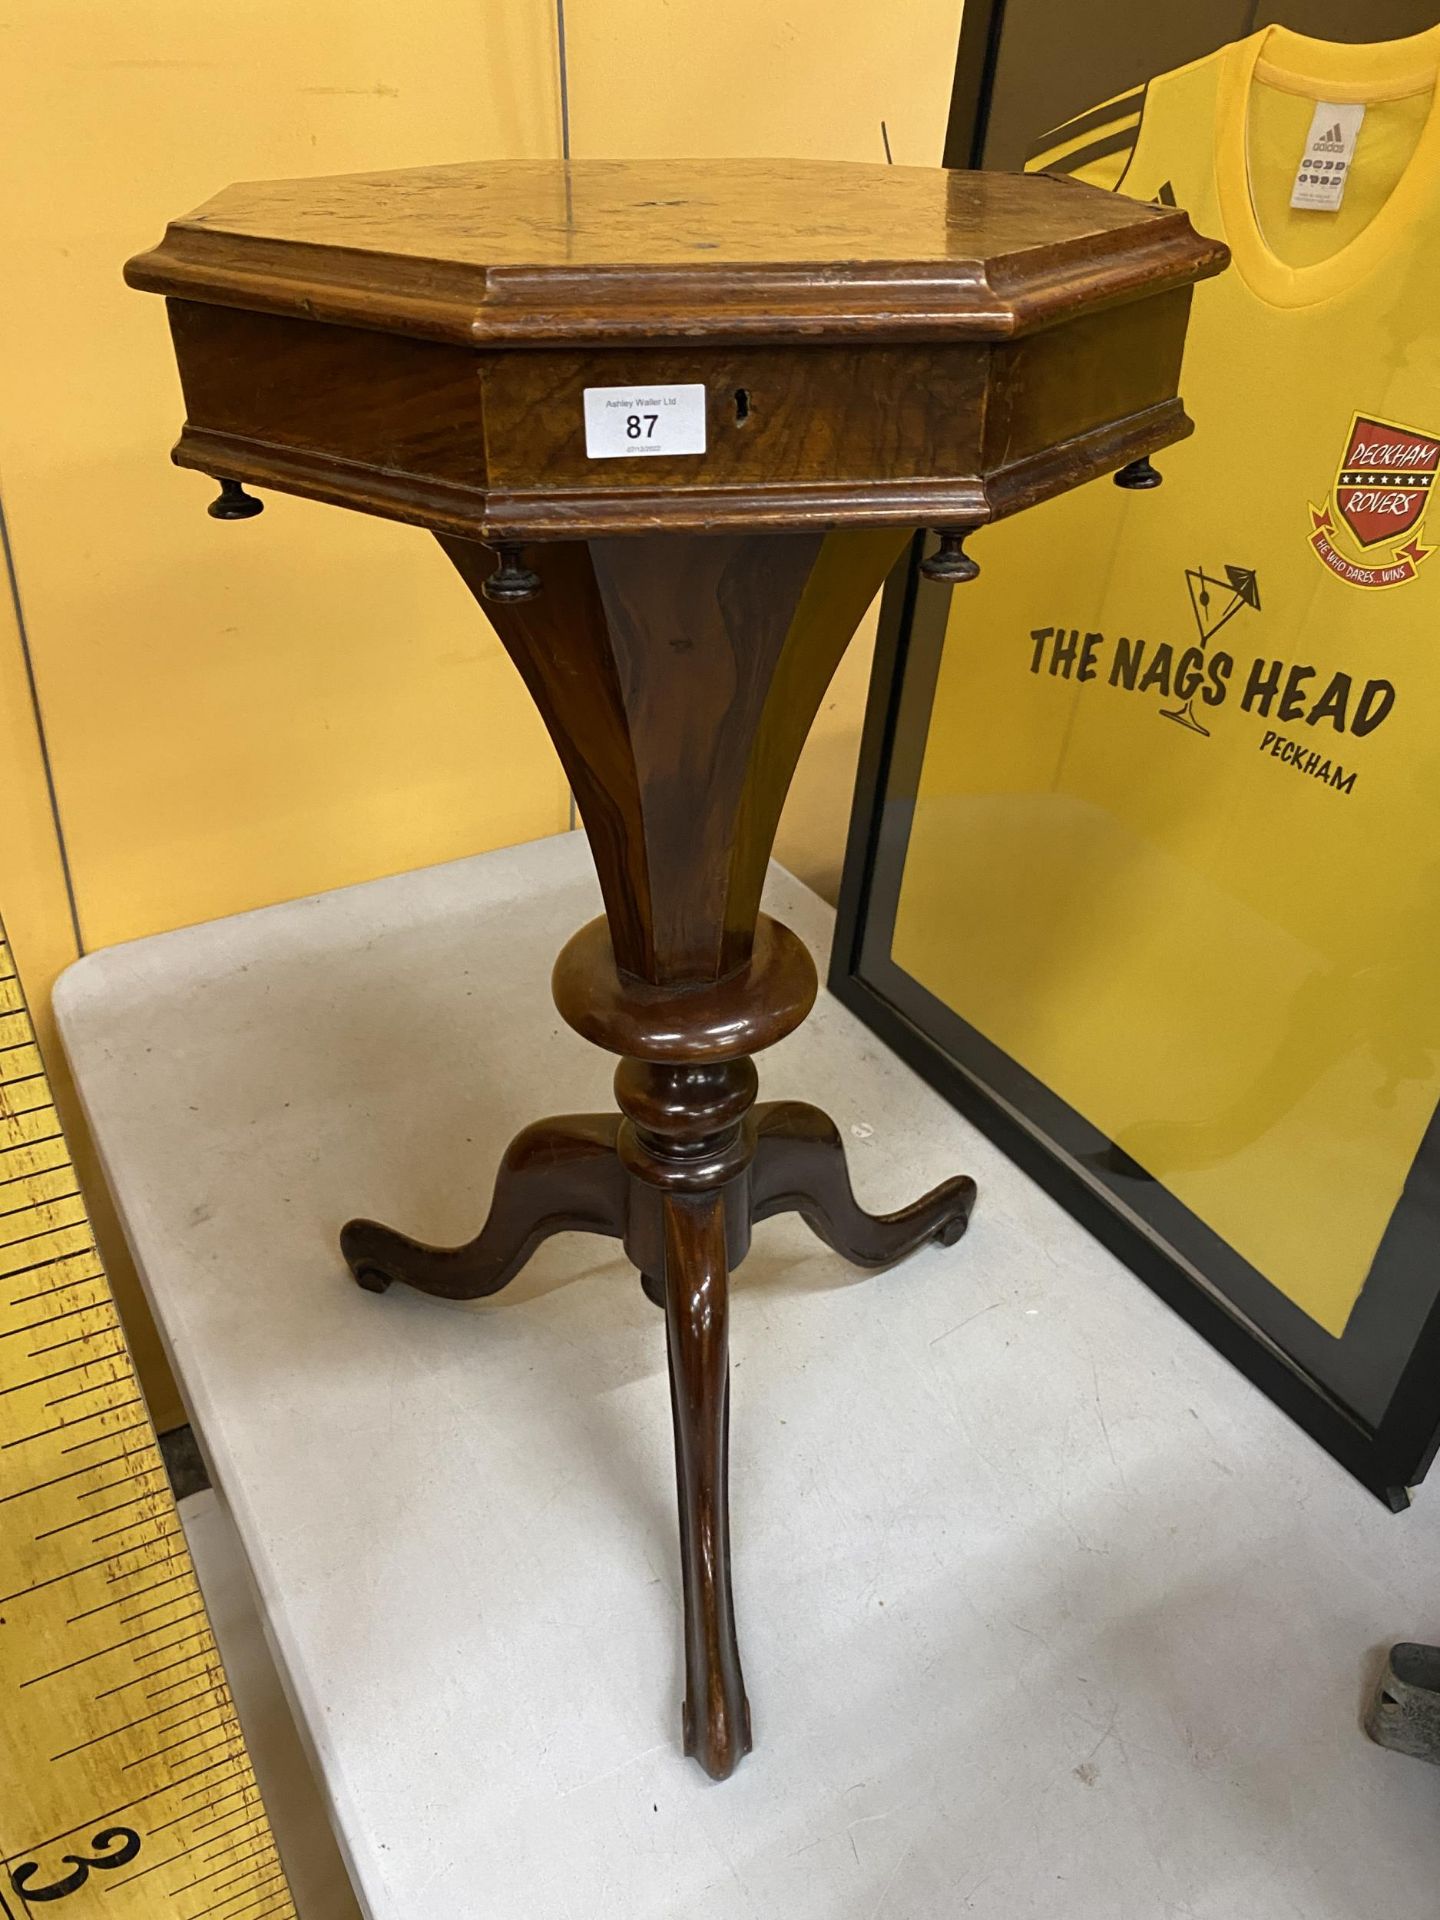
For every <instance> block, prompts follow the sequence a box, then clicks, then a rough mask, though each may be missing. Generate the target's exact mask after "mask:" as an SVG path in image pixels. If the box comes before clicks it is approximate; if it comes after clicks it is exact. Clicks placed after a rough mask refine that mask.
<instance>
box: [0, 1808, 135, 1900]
mask: <svg viewBox="0 0 1440 1920" xmlns="http://www.w3.org/2000/svg"><path fill="white" fill-rule="evenodd" d="M117 1840H118V1841H119V1842H120V1845H119V1846H118V1847H115V1851H114V1852H113V1853H110V1852H106V1851H105V1849H106V1848H109V1847H114V1845H115V1842H116V1841H117ZM90 1844H91V1846H92V1847H98V1848H99V1849H101V1851H100V1852H98V1853H94V1854H88V1855H87V1854H83V1853H66V1854H62V1855H61V1856H60V1857H61V1859H62V1860H64V1862H65V1864H66V1866H69V1867H73V1868H74V1869H75V1871H74V1872H73V1873H67V1874H66V1876H65V1878H64V1879H63V1880H52V1881H51V1882H50V1884H49V1886H48V1887H32V1886H31V1885H30V1882H31V1881H32V1880H33V1879H34V1878H35V1876H36V1874H37V1873H39V1871H40V1868H39V1865H38V1864H37V1862H35V1861H34V1860H27V1861H26V1862H25V1864H24V1866H23V1867H16V1869H15V1871H14V1872H13V1873H12V1874H11V1876H10V1884H11V1886H12V1887H13V1888H14V1889H15V1891H16V1893H18V1894H19V1896H20V1898H21V1899H22V1900H27V1901H31V1902H34V1901H37V1900H63V1899H64V1898H65V1896H66V1894H67V1893H78V1892H79V1891H80V1889H81V1887H83V1886H84V1884H85V1882H86V1881H87V1880H88V1879H89V1878H90V1869H91V1868H92V1867H101V1868H109V1867H124V1866H128V1865H129V1863H130V1862H131V1861H132V1860H133V1859H134V1858H135V1856H136V1854H137V1853H139V1851H140V1836H139V1834H138V1833H136V1832H135V1830H134V1828H133V1827H106V1828H105V1829H104V1830H103V1832H101V1833H96V1834H92V1835H91V1837H90Z"/></svg>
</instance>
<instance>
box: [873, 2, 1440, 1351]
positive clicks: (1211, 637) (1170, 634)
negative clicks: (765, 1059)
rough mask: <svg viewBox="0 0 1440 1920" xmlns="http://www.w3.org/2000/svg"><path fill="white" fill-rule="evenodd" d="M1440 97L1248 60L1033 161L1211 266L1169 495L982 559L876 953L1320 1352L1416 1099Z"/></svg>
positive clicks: (1420, 1099) (1005, 540)
mask: <svg viewBox="0 0 1440 1920" xmlns="http://www.w3.org/2000/svg"><path fill="white" fill-rule="evenodd" d="M1437 64H1440V28H1437V29H1435V30H1434V31H1432V32H1430V33H1426V34H1421V35H1417V36H1415V37H1414V38H1412V39H1408V40H1402V41H1393V42H1389V43H1386V44H1383V45H1376V46H1336V45H1330V44H1328V43H1325V42H1320V41H1314V40H1310V39H1307V38H1304V37H1302V36H1300V35H1298V34H1294V33H1290V32H1288V31H1286V30H1284V29H1282V28H1276V27H1271V28H1267V29H1265V30H1264V31H1263V32H1260V33H1257V34H1255V35H1254V36H1252V37H1251V38H1250V39H1247V40H1244V41H1241V42H1239V43H1238V44H1236V45H1234V46H1231V47H1227V48H1225V49H1223V50H1222V51H1221V52H1219V53H1217V54H1215V55H1212V56H1211V57H1209V58H1207V59H1204V60H1201V61H1198V62H1196V63H1195V64H1193V65H1191V66H1188V67H1184V68H1182V69H1180V70H1178V71H1177V72H1174V73H1169V74H1165V75H1162V76H1161V77H1160V78H1158V79H1156V80H1154V81H1152V82H1151V83H1150V85H1149V86H1148V88H1146V89H1145V90H1144V91H1143V98H1142V96H1141V95H1140V94H1131V95H1127V96H1122V97H1121V98H1120V99H1119V100H1117V101H1116V102H1114V103H1112V105H1111V107H1110V108H1109V109H1108V110H1097V111H1096V112H1094V113H1091V114H1087V115H1082V116H1078V117H1077V120H1076V121H1075V122H1073V123H1071V125H1070V127H1069V128H1068V129H1067V128H1060V129H1058V130H1056V132H1055V133H1054V134H1053V135H1051V136H1049V137H1048V140H1047V142H1046V143H1045V144H1044V145H1043V146H1042V149H1041V151H1040V152H1039V153H1038V154H1037V156H1036V163H1037V164H1039V165H1046V166H1051V167H1059V168H1062V169H1064V170H1067V171H1073V172H1076V173H1078V174H1079V175H1080V176H1081V177H1085V178H1091V179H1095V180H1098V181H1099V182H1100V183H1101V184H1104V185H1110V186H1114V187H1117V188H1118V189H1119V190H1120V191H1123V192H1124V193H1126V194H1130V195H1133V196H1134V197H1135V198H1137V199H1141V200H1161V201H1164V202H1167V203H1168V202H1171V201H1173V202H1174V203H1176V204H1178V205H1180V206H1182V207H1184V208H1186V209H1187V210H1188V211H1189V213H1190V215H1191V217H1192V219H1193V221H1194V223H1195V225H1196V227H1197V228H1198V229H1199V230H1200V231H1201V232H1203V233H1207V234H1212V235H1217V236H1219V237H1221V238H1223V239H1224V240H1225V241H1226V242H1227V243H1228V244H1229V246H1230V248H1231V250H1232V254H1233V264H1232V266H1231V269H1230V270H1229V271H1228V272H1227V273H1225V274H1222V275H1221V276H1220V277H1219V278H1218V279H1216V280H1213V281H1211V282H1209V283H1208V284H1206V285H1205V286H1202V287H1201V288H1199V289H1198V290H1197V293H1196V296H1195V304H1194V313H1193V320H1192V327H1191V332H1190V336H1189V343H1188V346H1187V351H1186V360H1185V372H1184V380H1183V393H1184V397H1185V401H1186V405H1187V408H1188V410H1189V412H1190V413H1191V415H1192V417H1193V418H1194V420H1195V423H1196V432H1195V434H1194V436H1193V438H1191V439H1190V440H1188V441H1186V442H1185V443H1184V444H1183V445H1181V446H1178V447H1175V448H1172V449H1170V450H1168V451H1167V452H1166V453H1164V454H1162V455H1158V456H1157V457H1156V463H1157V465H1159V466H1160V467H1161V469H1162V471H1163V472H1164V475H1165V485H1164V486H1162V487H1161V488H1160V489H1159V490H1158V491H1157V492H1152V493H1145V494H1135V493H1126V492H1123V491H1120V490H1118V489H1116V488H1115V487H1114V486H1112V485H1111V483H1110V482H1109V480H1105V481H1098V482H1095V483H1094V484H1092V485H1090V486H1088V487H1085V488H1082V489H1080V490H1079V491H1078V492H1076V493H1074V494H1071V495H1068V496H1066V497H1064V498H1062V499H1059V500H1055V501H1052V502H1049V503H1047V504H1046V505H1044V506H1042V507H1040V508H1037V509H1036V510H1034V511H1033V512H1031V513H1028V514H1025V515H1023V516H1021V517H1019V518H1017V519H1015V520H1013V521H1009V522H1006V523H1002V524H1000V525H997V526H995V527H993V528H989V529H985V530H982V531H981V532H980V533H979V534H977V535H976V537H975V538H974V539H973V540H972V541H971V542H970V551H971V552H972V553H973V555H974V557H975V558H976V559H977V560H978V561H979V562H980V565H981V576H980V578H979V580H978V581H976V582H975V583H973V584H972V585H969V586H966V587H964V588H962V589H959V590H958V591H957V592H956V594H955V597H954V605H953V610H952V613H951V619H950V628H949V633H948V638H947V642H946V647H945V654H944V659H943V662H942V665H941V669H940V675H939V681H938V685H937V690H936V696H935V702H934V708H933V713H932V718H931V723H930V729H929V736H928V742H927V747H926V751H925V757H924V765H923V771H922V775H921V779H920V783H919V790H918V795H917V803H916V810H915V817H914V825H913V830H912V835H911V841H910V846H909V850H908V854H907V857H906V864H905V872H904V880H903V885H902V889H901V895H900V902H899V909H898V914H897V919H896V926H895V933H894V941H893V947H892V953H893V957H894V959H895V961H896V962H897V963H898V964H899V965H900V966H901V967H902V968H903V969H904V970H905V971H906V972H907V973H909V974H910V975H912V976H913V977H914V978H915V979H917V980H918V981H919V982H920V983H921V984H922V985H923V986H925V987H926V988H928V989H929V991H930V992H932V993H933V994H935V995H937V996H938V997H939V998H940V999H941V1000H942V1001H944V1002H945V1003H946V1004H947V1005H949V1006H951V1007H953V1008H954V1009H955V1010H956V1011H957V1012H959V1013H960V1014H961V1015H962V1016H963V1018H964V1019H965V1020H966V1021H968V1022H969V1023H970V1024H971V1025H972V1026H973V1027H975V1028H977V1029H978V1030H979V1032H980V1033H982V1034H983V1035H984V1036H985V1037H986V1038H987V1039H988V1040H990V1041H991V1042H993V1043H994V1044H995V1045H997V1046H998V1047H1000V1048H1001V1049H1002V1050H1003V1051H1004V1052H1005V1053H1006V1054H1008V1055H1009V1056H1010V1057H1011V1058H1012V1059H1013V1060H1015V1061H1017V1062H1018V1063H1019V1064H1020V1065H1021V1066H1022V1067H1024V1068H1025V1069H1026V1070H1027V1071H1028V1072H1030V1073H1031V1074H1034V1075H1035V1076H1036V1077H1037V1078H1039V1079H1040V1080H1041V1081H1043V1082H1044V1083H1045V1084H1046V1085H1047V1086H1048V1087H1049V1088H1050V1089H1051V1090H1052V1091H1053V1092H1055V1093H1056V1094H1058V1095H1059V1096H1060V1097H1061V1098H1062V1099H1063V1100H1064V1101H1065V1102H1066V1103H1067V1104H1068V1105H1070V1106H1071V1107H1072V1108H1074V1109H1075V1110H1076V1111H1077V1112H1078V1113H1080V1114H1081V1115H1083V1116H1084V1118H1085V1119H1086V1120H1088V1121H1089V1122H1091V1123H1092V1124H1093V1125H1094V1126H1095V1127H1097V1128H1099V1129H1100V1130H1101V1131H1102V1132H1103V1133H1105V1134H1107V1135H1108V1136H1109V1137H1110V1138H1111V1139H1112V1140H1113V1141H1114V1142H1115V1143H1116V1145H1117V1146H1118V1147H1119V1148H1121V1149H1122V1150H1123V1151H1124V1153H1126V1154H1128V1155H1129V1156H1130V1157H1131V1158H1132V1159H1133V1160H1135V1161H1136V1162H1138V1163H1139V1165H1140V1166H1141V1167H1143V1168H1144V1169H1146V1170H1147V1171H1148V1172H1149V1173H1150V1174H1152V1175H1153V1176H1154V1177H1155V1178H1156V1179H1157V1180H1159V1181H1161V1182H1162V1183H1163V1184H1164V1185H1165V1186H1166V1187H1167V1188H1168V1189H1169V1190H1170V1192H1171V1193H1173V1194H1174V1195H1175V1196H1177V1197H1178V1198H1179V1199H1180V1200H1181V1201H1182V1202H1183V1203H1184V1205H1185V1206H1186V1207H1188V1208H1189V1209H1190V1210H1191V1212H1192V1213H1194V1214H1195V1215H1196V1216H1198V1217H1199V1219H1200V1220H1202V1221H1203V1222H1204V1223H1205V1224H1206V1225H1207V1226H1208V1227H1210V1228H1211V1229H1213V1231H1214V1232H1215V1233H1217V1234H1219V1235H1220V1237H1221V1238H1222V1239H1223V1240H1225V1241H1226V1242H1228V1244H1229V1245H1230V1246H1231V1247H1232V1248H1234V1249H1235V1250H1236V1252H1238V1253H1239V1254H1240V1255H1241V1256H1242V1257H1243V1258H1244V1259H1245V1260H1246V1261H1248V1262H1249V1263H1250V1264H1251V1265H1252V1266H1254V1267H1255V1268H1256V1269H1258V1270H1259V1272H1260V1273H1261V1274H1263V1275H1264V1276H1265V1277H1266V1278H1267V1279H1268V1280H1270V1281H1271V1282H1272V1283H1273V1284H1274V1285H1275V1286H1276V1287H1278V1288H1279V1289H1280V1290H1281V1291H1282V1292H1283V1293H1284V1294H1285V1295H1286V1296H1287V1297H1288V1298H1289V1299H1290V1300H1292V1301H1293V1302H1295V1303H1296V1304H1297V1305H1299V1306H1300V1307H1301V1308H1302V1309H1303V1310H1304V1311H1305V1312H1306V1313H1307V1314H1309V1315H1310V1316H1311V1317H1312V1318H1313V1319H1314V1320H1315V1321H1317V1322H1318V1323H1319V1324H1320V1325H1321V1326H1322V1327H1324V1328H1325V1329H1326V1330H1327V1331H1329V1332H1330V1333H1332V1334H1336V1335H1338V1334H1340V1333H1341V1332H1343V1330H1344V1327H1345V1324H1346V1320H1347V1318H1348V1316H1349V1314H1350V1312H1351V1309H1352V1307H1353V1305H1354V1302H1355V1300H1356V1298H1357V1296H1358V1294H1359V1291H1360V1289H1361V1287H1362V1286H1363V1284H1364V1281H1365V1278H1366V1274H1367V1272H1368V1271H1369V1268H1370V1265H1371V1261H1372V1259H1373V1257H1374V1254H1375V1250H1376V1247H1377V1245H1378V1244H1379V1241H1380V1237H1381V1235H1382V1233H1383V1232H1384V1230H1385V1226H1386V1223H1387V1222H1388V1220H1389V1218H1390V1215H1391V1213H1392V1211H1393V1210H1394V1207H1395V1204H1396V1202H1397V1200H1398V1198H1399V1195H1400V1191H1401V1187H1402V1185H1403V1183H1404V1181H1405V1177H1406V1174H1407V1172H1408V1171H1409V1169H1410V1167H1411V1164H1412V1162H1413V1161H1414V1158H1415V1155H1416V1152H1417V1149H1418V1147H1419V1145H1420V1141H1421V1138H1422V1135H1423V1134H1424V1131H1425V1128H1426V1126H1427V1124H1428V1122H1429V1121H1430V1119H1431V1117H1432V1115H1433V1114H1434V1112H1435V1108H1436V1102H1437V1097H1440V1057H1437V1047H1440V854H1437V852H1436V850H1435V848H1434V845H1433V841H1434V837H1435V834H1436V830H1437V829H1436V823H1437V819H1440V553H1436V554H1433V555H1432V550H1431V545H1430V542H1431V541H1432V540H1433V542H1434V543H1435V546H1436V547H1440V515H1437V516H1435V518H1434V520H1433V523H1431V524H1427V522H1428V521H1429V516H1428V515H1427V508H1428V506H1429V495H1430V487H1431V484H1432V479H1433V477H1434V476H1435V474H1436V471H1437V465H1440V112H1437V108H1436V105H1435V98H1436V88H1435V78H1436V69H1437ZM1317 103H1323V104H1324V105H1325V106H1326V107H1336V106H1340V107H1346V108H1351V107H1354V106H1355V105H1356V104H1357V103H1358V104H1362V105H1363V109H1364V112H1363V119H1361V121H1360V126H1359V132H1358V137H1357V138H1356V140H1355V143H1354V146H1353V152H1352V153H1348V154H1347V148H1346V143H1345V140H1344V138H1343V133H1344V129H1343V128H1342V126H1341V125H1340V124H1339V122H1340V120H1341V118H1342V117H1343V119H1344V120H1345V121H1346V122H1347V123H1348V122H1350V121H1353V120H1354V118H1355V117H1356V116H1355V115H1354V114H1346V115H1345V116H1335V124H1332V123H1331V120H1330V118H1329V117H1328V116H1327V117H1325V118H1323V119H1322V118H1320V117H1317V115H1316V107H1317ZM1312 122H1313V134H1314V138H1312V137H1311V136H1312ZM1317 141H1318V145H1317ZM1307 155H1308V159H1305V164H1304V165H1302V158H1304V157H1305V156H1307ZM1337 158H1339V159H1348V169H1347V171H1346V174H1345V183H1344V190H1343V197H1342V199H1341V204H1340V206H1339V208H1338V210H1336V211H1323V210H1314V209H1310V208H1306V209H1303V210H1295V209H1292V207H1291V205H1290V198H1291V193H1292V190H1293V189H1294V188H1295V184H1296V176H1297V172H1302V171H1306V170H1307V168H1310V169H1316V177H1318V178H1321V179H1323V178H1324V177H1325V176H1332V177H1333V174H1334V171H1335V169H1334V164H1333V163H1334V161H1335V160H1336V159H1337ZM1326 160H1328V161H1329V162H1330V163H1331V164H1329V165H1326V164H1323V162H1324V161H1326ZM1317 163H1318V165H1317ZM1435 484H1437V485H1440V481H1436V482H1435Z"/></svg>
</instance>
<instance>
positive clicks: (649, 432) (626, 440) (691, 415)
mask: <svg viewBox="0 0 1440 1920" xmlns="http://www.w3.org/2000/svg"><path fill="white" fill-rule="evenodd" d="M704 451H705V389H704V387H703V386H702V385H701V384H700V383H699V381H696V382H695V384H694V385H693V386H685V387H586V389H585V452H586V454H587V456H588V457H589V458H590V459H591V460H631V459H635V458H638V457H640V456H641V455H644V454H647V453H704Z"/></svg>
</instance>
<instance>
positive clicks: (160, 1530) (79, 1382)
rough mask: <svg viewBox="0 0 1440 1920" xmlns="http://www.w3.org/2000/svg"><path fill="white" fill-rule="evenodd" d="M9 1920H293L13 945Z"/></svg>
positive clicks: (6, 1638) (7, 955)
mask: <svg viewBox="0 0 1440 1920" xmlns="http://www.w3.org/2000/svg"><path fill="white" fill-rule="evenodd" d="M0 1848H3V1849H4V1850H5V1851H4V1858H3V1864H0V1914H3V1915H4V1916H5V1920H22V1916H28V1915H32V1914H35V1915H41V1916H49V1917H50V1920H295V1908H294V1905H293V1903H292V1901H291V1898H290V1892H289V1888H288V1887H287V1885H286V1882H285V1874H284V1870H283V1868H282V1867H281V1865H280V1857H279V1855H278V1853H277V1852H276V1850H275V1841H274V1837H273V1835H272V1834H271V1831H270V1826H269V1822H268V1821H267V1819H266V1817H265V1810H264V1807H263V1806H262V1805H261V1801H260V1792H259V1788H258V1787H257V1785H256V1782H255V1775H254V1772H253V1771H252V1769H251V1765H250V1757H249V1755H248V1753H247V1752H246V1750H245V1740H244V1736H243V1734H242V1733H241V1731H240V1724H239V1721H238V1720H237V1719H236V1717H235V1708H234V1705H233V1703H232V1701H231V1698H230V1690H229V1688H228V1686H227V1685H226V1683H225V1675H224V1671H223V1669H222V1667H221V1664H220V1655H219V1652H218V1650H217V1648H216V1645H215V1640H214V1637H213V1635H212V1634H211V1631H210V1626H209V1622H208V1621H207V1619H206V1617H205V1604H204V1601H203V1600H202V1599H201V1597H200V1589H199V1586H198V1585H197V1583H196V1579H195V1569H194V1566H193V1565H192V1563H191V1559H190V1554H189V1551H188V1549H187V1547H186V1545H185V1537H184V1534H183V1533H182V1531H181V1527H180V1517H179V1514H178V1512H177V1511H176V1507H175V1501H174V1498H173V1497H172V1495H171V1492H170V1485H169V1481H168V1480H167V1478H166V1474H165V1467H164V1463H163V1462H162V1460H161V1457H160V1450H159V1448H158V1446H157V1445H156V1443H155V1435H154V1433H153V1431H152V1429H151V1426H150V1421H149V1418H148V1416H147V1414H146V1411H145V1403H144V1400H143V1398H142V1397H141V1392H140V1383H139V1381H138V1380H137V1378H136V1376H135V1369H134V1366H133V1364H132V1362H131V1359H130V1355H129V1352H128V1350H127V1348H126V1346H125V1340H124V1336H123V1334H122V1333H121V1330H120V1323H119V1320H118V1318H117V1316H116V1312H115V1302H114V1300H113V1298H112V1296H111V1293H110V1287H109V1283H108V1282H107V1280H106V1278H105V1273H104V1269H103V1267H102V1266H101V1264H100V1257H99V1255H98V1253H97V1252H96V1249H95V1242H94V1236H93V1234H92V1232H91V1229H90V1223H89V1220H88V1219H87V1217H86V1213H85V1202H84V1200H83V1199H82V1198H81V1196H80V1192H79V1183H78V1181H77V1180H76V1177H75V1170H74V1168H73V1166H72V1165H71V1161H70V1155H69V1153H68V1151H67V1149H66V1146H65V1136H64V1134H63V1133H62V1131H61V1128H60V1121H59V1117H58V1115H57V1114H56V1111H55V1105H54V1101H53V1100H52V1098H51V1094H50V1086H49V1083H48V1081H47V1080H46V1077H45V1069H44V1065H43V1063H42V1061H41V1059H40V1054H39V1052H38V1050H37V1048H36V1045H35V1032H34V1028H33V1027H32V1026H31V1024H30V1016H29V1013H28V1012H27V1010H26V1006H25V1001H24V997H23V994H22V992H21V987H20V981H19V979H18V977H17V975H16V971H15V962H14V959H13V958H12V956H11V952H10V946H9V942H8V940H7V939H6V937H5V931H4V928H3V926H0Z"/></svg>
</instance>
